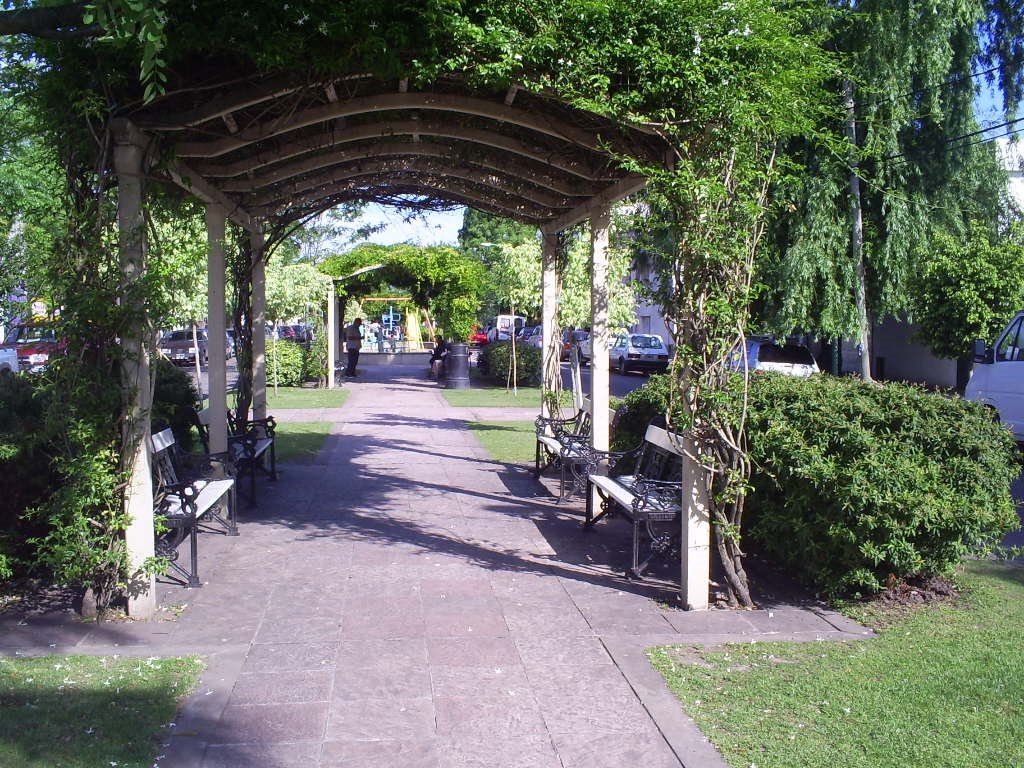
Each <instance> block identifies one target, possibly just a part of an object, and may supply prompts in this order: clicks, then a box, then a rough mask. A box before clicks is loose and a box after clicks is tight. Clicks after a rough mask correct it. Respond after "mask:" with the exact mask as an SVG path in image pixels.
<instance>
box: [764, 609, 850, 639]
mask: <svg viewBox="0 0 1024 768" xmlns="http://www.w3.org/2000/svg"><path fill="white" fill-rule="evenodd" d="M744 615H745V616H747V617H748V618H749V619H750V622H751V624H753V625H754V629H755V631H758V632H761V633H764V634H792V633H797V632H820V633H822V634H830V633H832V632H835V631H836V629H835V627H834V626H832V625H831V624H829V623H828V622H827V621H825V619H823V618H822V617H821V616H819V615H817V614H816V613H814V612H812V611H805V610H801V609H792V608H790V609H786V608H782V609H780V608H776V609H773V610H770V611H747V612H746V613H745V614H744Z"/></svg>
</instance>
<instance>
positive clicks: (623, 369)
mask: <svg viewBox="0 0 1024 768" xmlns="http://www.w3.org/2000/svg"><path fill="white" fill-rule="evenodd" d="M619 373H621V374H622V375H623V376H625V375H626V374H627V373H629V368H627V367H626V358H624V357H620V358H619Z"/></svg>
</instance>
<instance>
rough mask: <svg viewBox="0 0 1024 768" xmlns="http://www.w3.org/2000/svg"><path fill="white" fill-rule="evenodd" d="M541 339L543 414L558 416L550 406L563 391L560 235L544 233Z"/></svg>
mask: <svg viewBox="0 0 1024 768" xmlns="http://www.w3.org/2000/svg"><path fill="white" fill-rule="evenodd" d="M541 268H542V270H543V272H542V275H541V329H542V331H543V333H542V336H541V338H542V339H543V340H544V353H543V361H544V365H543V369H542V371H541V413H542V414H544V415H545V416H549V417H556V416H558V408H557V407H555V408H551V407H550V406H549V402H551V401H552V400H553V396H554V395H556V394H557V393H558V391H559V390H560V389H561V386H560V385H561V377H562V368H561V359H562V339H561V338H560V336H559V334H558V299H559V294H560V293H561V284H560V283H561V280H560V277H561V276H560V275H559V274H558V233H557V232H544V233H543V239H542V240H541Z"/></svg>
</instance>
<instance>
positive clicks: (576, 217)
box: [543, 176, 647, 233]
mask: <svg viewBox="0 0 1024 768" xmlns="http://www.w3.org/2000/svg"><path fill="white" fill-rule="evenodd" d="M645 186H647V179H645V178H644V177H643V176H627V177H626V178H624V179H623V180H622V181H620V182H618V183H617V184H613V185H612V186H610V187H608V188H607V189H606V190H605V191H604V192H601V193H600V194H598V195H595V196H594V197H592V198H590V199H589V200H587V202H585V203H581V204H580V205H578V206H576V207H575V208H573V209H572V210H571V211H567V212H566V213H563V214H562V215H560V216H559V217H558V218H556V219H553V220H551V221H549V222H547V223H546V224H545V225H544V228H543V229H544V231H545V232H549V233H557V232H561V231H562V230H564V229H568V228H569V227H571V226H573V225H575V224H579V223H580V222H581V221H585V220H586V219H589V218H590V216H591V213H592V212H593V211H594V210H598V209H601V208H604V207H607V206H609V205H611V204H612V203H616V202H618V201H619V200H622V199H623V198H624V197H629V196H630V195H634V194H636V193H637V192H639V191H640V190H641V189H643V188H644V187H645Z"/></svg>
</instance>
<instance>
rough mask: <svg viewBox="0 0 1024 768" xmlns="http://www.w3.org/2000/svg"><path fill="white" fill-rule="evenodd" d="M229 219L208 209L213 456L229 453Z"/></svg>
mask: <svg viewBox="0 0 1024 768" xmlns="http://www.w3.org/2000/svg"><path fill="white" fill-rule="evenodd" d="M226 224H227V216H226V215H225V213H224V210H223V209H222V208H221V207H220V206H219V205H213V204H210V205H207V206H206V268H207V275H206V298H207V305H206V311H207V317H206V335H207V338H208V339H209V341H208V343H207V346H206V353H207V356H208V360H209V363H208V365H207V370H206V373H207V377H208V378H209V381H210V384H209V390H210V405H209V409H210V452H211V453H223V452H224V451H226V450H227V449H228V419H227V411H228V377H227V360H226V355H225V354H224V353H225V348H224V345H225V342H224V339H225V336H224V326H225V322H224V312H225V308H224V269H225V264H224V232H225V229H226Z"/></svg>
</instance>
